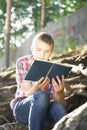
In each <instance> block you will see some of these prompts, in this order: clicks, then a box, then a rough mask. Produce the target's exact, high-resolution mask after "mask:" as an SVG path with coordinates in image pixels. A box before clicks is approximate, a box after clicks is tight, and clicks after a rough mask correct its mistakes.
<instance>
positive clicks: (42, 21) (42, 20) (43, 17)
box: [41, 0, 46, 28]
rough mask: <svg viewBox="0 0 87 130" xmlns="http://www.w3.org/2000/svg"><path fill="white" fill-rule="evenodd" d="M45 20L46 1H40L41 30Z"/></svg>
mask: <svg viewBox="0 0 87 130" xmlns="http://www.w3.org/2000/svg"><path fill="white" fill-rule="evenodd" d="M45 18H46V0H42V10H41V28H44V26H45Z"/></svg>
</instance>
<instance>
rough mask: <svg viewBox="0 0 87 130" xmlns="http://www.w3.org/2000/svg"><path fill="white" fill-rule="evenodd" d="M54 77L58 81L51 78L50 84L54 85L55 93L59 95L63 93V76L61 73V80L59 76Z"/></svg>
mask: <svg viewBox="0 0 87 130" xmlns="http://www.w3.org/2000/svg"><path fill="white" fill-rule="evenodd" d="M56 79H57V81H58V82H57V81H56V80H55V79H54V78H53V79H52V84H53V86H54V89H55V92H56V94H57V95H60V96H61V95H62V94H63V93H64V87H65V80H64V76H63V75H62V80H60V78H59V76H56Z"/></svg>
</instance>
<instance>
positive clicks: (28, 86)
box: [21, 77, 50, 96]
mask: <svg viewBox="0 0 87 130" xmlns="http://www.w3.org/2000/svg"><path fill="white" fill-rule="evenodd" d="M49 82H50V79H49V78H48V77H46V78H43V77H42V78H40V80H38V81H37V82H36V83H35V84H34V85H32V83H31V82H30V81H25V82H22V83H21V87H22V89H23V90H24V92H25V93H26V95H27V96H30V95H32V94H34V93H36V92H37V91H39V90H41V89H43V88H45V87H46V86H47V85H48V84H49Z"/></svg>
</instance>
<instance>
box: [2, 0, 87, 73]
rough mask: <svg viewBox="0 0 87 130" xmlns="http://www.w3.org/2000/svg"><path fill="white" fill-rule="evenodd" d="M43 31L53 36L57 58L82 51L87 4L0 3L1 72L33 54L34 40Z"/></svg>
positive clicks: (86, 0) (66, 0)
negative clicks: (26, 55)
mask: <svg viewBox="0 0 87 130" xmlns="http://www.w3.org/2000/svg"><path fill="white" fill-rule="evenodd" d="M40 31H46V32H48V33H50V34H51V35H52V36H53V38H54V42H55V47H54V54H55V55H59V54H65V53H68V52H72V51H74V50H78V49H80V48H81V49H82V48H83V47H84V46H86V44H87V0H25V1H23V0H0V71H2V70H4V69H6V68H8V67H9V66H12V65H15V61H16V60H17V58H19V57H20V56H23V55H25V54H29V53H31V51H30V46H31V43H32V38H33V37H34V36H35V35H36V33H38V32H40ZM84 48H85V49H86V47H84Z"/></svg>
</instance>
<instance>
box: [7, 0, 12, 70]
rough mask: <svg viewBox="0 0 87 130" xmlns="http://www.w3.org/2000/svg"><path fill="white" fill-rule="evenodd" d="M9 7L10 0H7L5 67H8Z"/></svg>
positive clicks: (10, 5)
mask: <svg viewBox="0 0 87 130" xmlns="http://www.w3.org/2000/svg"><path fill="white" fill-rule="evenodd" d="M11 8H12V0H7V14H6V28H5V67H6V68H7V67H9V51H10V49H9V44H10V43H9V41H10V30H11Z"/></svg>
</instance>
